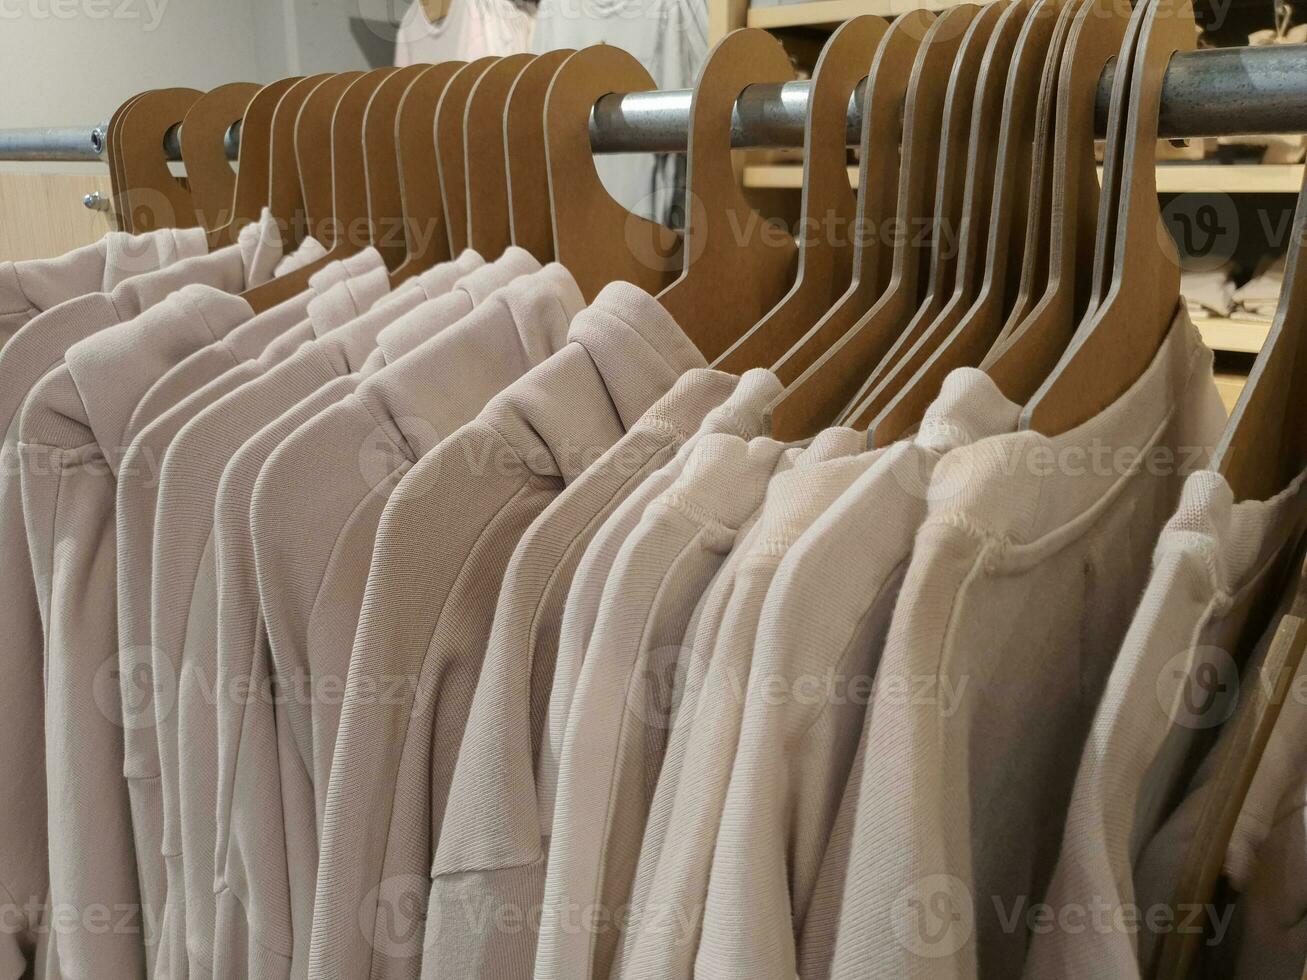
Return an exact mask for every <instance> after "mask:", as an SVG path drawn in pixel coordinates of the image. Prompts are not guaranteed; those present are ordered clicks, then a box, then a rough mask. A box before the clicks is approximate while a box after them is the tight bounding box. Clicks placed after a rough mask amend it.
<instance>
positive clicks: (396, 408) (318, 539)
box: [234, 249, 580, 840]
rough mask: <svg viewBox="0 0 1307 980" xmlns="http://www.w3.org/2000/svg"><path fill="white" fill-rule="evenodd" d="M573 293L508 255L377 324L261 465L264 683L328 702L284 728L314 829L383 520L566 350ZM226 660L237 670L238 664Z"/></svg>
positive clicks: (258, 552) (559, 273) (555, 273)
mask: <svg viewBox="0 0 1307 980" xmlns="http://www.w3.org/2000/svg"><path fill="white" fill-rule="evenodd" d="M519 277H521V281H520V282H515V280H517V279H518V278H519ZM509 283H514V284H513V285H512V286H508V284H509ZM501 287H506V288H501ZM576 295H577V294H576V287H575V284H574V283H573V281H572V278H571V276H570V275H569V274H568V273H567V272H566V271H565V270H563V269H562V268H561V267H558V266H553V267H551V268H550V269H548V270H546V271H544V272H541V271H540V265H539V263H538V262H536V261H535V259H534V258H532V257H531V256H530V254H529V253H527V252H525V251H523V250H521V249H510V250H509V253H508V254H506V255H505V256H504V257H502V258H500V259H499V260H497V261H495V262H493V263H491V264H490V265H486V266H482V267H481V268H479V269H476V270H474V271H472V272H470V273H469V274H467V275H465V276H463V277H461V278H460V279H459V280H458V282H457V283H456V284H455V286H454V288H453V289H452V290H450V292H449V293H447V294H446V295H444V296H441V297H438V298H436V299H434V300H432V301H431V302H430V303H424V304H422V305H420V306H419V307H417V308H416V309H414V310H412V311H410V312H409V313H406V314H405V315H404V316H402V317H400V318H399V319H397V320H396V321H395V322H394V323H392V324H391V326H390V327H387V328H386V330H385V331H383V332H382V335H381V336H380V337H379V338H378V352H377V353H374V356H373V360H372V363H370V364H369V365H367V366H365V371H364V372H362V375H361V377H360V379H359V384H358V387H357V390H355V391H353V392H351V393H350V394H348V395H346V396H345V397H344V398H342V399H340V401H339V402H338V403H337V404H334V405H332V406H330V408H328V409H327V410H325V411H323V412H322V413H321V414H320V415H319V416H318V417H316V418H314V419H312V420H310V421H309V422H308V423H306V425H305V427H304V429H303V431H302V432H297V433H295V434H294V436H293V437H292V438H290V439H288V440H287V443H286V445H285V446H284V447H279V448H278V450H277V451H276V452H275V453H274V454H273V455H272V456H271V457H270V458H269V460H268V464H267V471H266V474H265V475H264V476H263V477H262V478H261V479H260V481H259V484H258V486H257V488H256V490H255V494H254V497H253V500H252V504H251V522H252V523H251V526H252V528H253V540H254V548H255V558H256V565H257V569H258V578H259V583H260V589H261V605H262V608H263V610H264V615H265V617H266V623H267V627H266V628H267V632H268V636H269V640H270V643H271V650H270V655H271V657H272V662H273V676H277V677H279V678H280V679H281V682H282V683H284V684H290V685H293V686H294V688H295V689H296V690H300V691H312V690H314V689H322V690H324V691H325V692H326V696H324V697H321V698H312V699H306V700H305V701H304V703H303V704H301V705H300V706H299V711H298V712H297V715H296V720H295V721H294V722H292V724H293V725H294V738H295V740H296V741H297V742H298V743H299V746H300V754H301V756H302V758H303V760H304V765H305V766H306V767H307V768H306V772H307V773H308V774H309V778H310V781H311V795H312V798H313V799H315V800H316V803H315V806H314V812H313V824H314V826H315V827H320V825H321V818H322V810H323V806H324V805H325V801H326V793H327V781H328V777H329V775H330V772H331V758H332V751H333V747H334V744H335V737H336V727H337V723H338V719H339V715H340V692H341V691H342V690H343V688H344V685H345V676H346V672H347V670H348V666H349V652H350V650H351V649H352V648H353V644H354V630H355V627H356V626H357V622H358V612H359V609H360V607H361V606H362V603H363V589H364V586H365V585H366V583H367V574H368V561H369V559H370V557H371V554H372V544H373V541H374V539H375V537H376V526H377V522H378V521H379V520H380V518H381V510H382V508H383V507H384V506H385V502H386V500H387V499H388V498H389V496H390V492H391V490H393V488H394V486H395V484H396V483H397V482H398V481H399V478H400V476H402V475H403V473H404V472H407V470H408V468H409V467H410V466H411V465H412V463H413V462H414V461H416V460H417V459H418V458H420V457H421V455H422V454H423V453H425V452H427V451H428V450H430V449H433V448H435V446H436V444H437V443H438V442H439V441H440V439H441V438H442V437H443V435H446V434H449V433H450V432H453V431H454V430H455V429H456V428H458V426H459V425H462V424H464V423H465V422H467V421H470V420H471V419H472V418H474V417H475V416H476V413H477V412H479V411H480V410H481V409H482V408H484V407H485V404H486V402H487V401H489V400H490V398H491V397H493V396H494V395H495V394H497V393H498V392H499V391H500V390H502V389H503V388H504V387H506V386H507V385H508V384H509V383H510V382H511V381H513V380H515V379H516V378H518V377H520V376H521V375H522V374H523V373H525V372H526V371H527V370H528V369H529V368H531V367H532V366H534V365H535V364H538V363H540V362H541V361H543V360H544V359H545V358H546V357H548V356H549V355H550V354H552V353H553V352H554V351H556V350H558V349H559V348H560V347H561V346H562V345H563V343H565V341H566V336H567V324H568V323H569V322H570V319H571V316H572V315H573V314H574V313H575V311H576V310H577V309H579V306H580V304H579V302H576V301H574V298H575V296H576ZM474 307H475V313H472V312H471V311H472V310H473V308H474ZM469 314H470V315H469ZM378 354H380V355H381V357H382V358H384V360H381V361H377V360H375V359H376V357H377V355H378ZM387 361H390V362H393V363H390V364H387V363H386V362H387ZM469 365H477V366H478V370H477V371H476V372H470V371H469V370H468V366H469ZM302 486H330V487H332V488H333V491H334V492H333V493H332V494H330V495H326V496H324V497H323V499H322V500H320V501H319V505H318V506H317V507H315V508H314V509H313V511H312V512H311V513H309V512H306V511H305V510H304V508H303V506H302V505H301V502H300V495H299V494H298V493H297V492H296V490H295V488H297V487H302ZM236 663H237V664H238V666H236V667H235V668H234V669H235V670H236V671H237V672H239V671H240V670H242V669H246V668H245V666H244V665H245V660H244V658H239V657H238V658H237V660H236ZM333 691H334V692H335V693H334V694H332V692H333ZM315 840H316V834H315Z"/></svg>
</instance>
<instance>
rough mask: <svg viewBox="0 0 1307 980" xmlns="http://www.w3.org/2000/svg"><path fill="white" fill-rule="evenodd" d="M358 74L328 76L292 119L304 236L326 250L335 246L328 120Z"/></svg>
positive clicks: (358, 76) (335, 226) (329, 121)
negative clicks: (320, 244)
mask: <svg viewBox="0 0 1307 980" xmlns="http://www.w3.org/2000/svg"><path fill="white" fill-rule="evenodd" d="M362 77H363V73H362V72H361V71H346V72H341V73H340V74H337V75H328V76H327V77H326V78H324V79H323V80H322V81H321V82H319V83H318V84H317V85H316V86H314V87H313V89H312V90H311V91H310V92H309V93H308V96H307V97H306V98H305V99H304V101H303V103H302V104H301V105H300V108H299V112H298V114H297V115H296V117H295V172H296V173H297V174H298V175H299V184H300V190H301V192H302V193H303V195H304V215H305V224H306V227H307V231H308V234H310V235H312V236H313V237H314V238H316V239H317V240H318V241H319V242H321V243H322V245H323V247H324V248H326V249H327V250H328V251H330V250H331V249H333V248H335V246H336V235H337V231H338V228H337V225H336V221H335V210H334V207H335V199H334V186H333V167H332V164H331V157H332V152H333V149H334V148H333V146H332V139H331V121H332V119H333V117H334V116H335V114H336V106H337V105H338V104H339V103H340V100H341V98H342V97H343V96H344V95H345V92H346V91H347V90H348V89H349V87H350V86H351V85H352V84H354V82H355V81H357V80H358V79H359V78H362Z"/></svg>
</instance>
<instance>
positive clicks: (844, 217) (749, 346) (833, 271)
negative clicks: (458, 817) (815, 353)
mask: <svg viewBox="0 0 1307 980" xmlns="http://www.w3.org/2000/svg"><path fill="white" fill-rule="evenodd" d="M888 30H889V24H888V23H887V22H886V21H885V20H884V19H883V18H880V17H872V16H862V17H855V18H853V19H852V20H849V21H845V22H844V24H842V25H841V26H840V27H839V29H837V30H836V31H835V33H833V34H832V35H831V36H830V40H828V41H827V42H826V45H825V47H823V48H822V52H821V56H820V57H819V58H818V59H817V65H816V67H815V68H814V69H813V73H812V87H811V89H810V90H809V96H808V118H807V122H806V123H805V126H804V134H803V148H804V153H803V198H802V203H801V205H800V208H799V212H800V215H801V218H800V228H801V229H802V238H801V240H800V243H799V267H798V276H797V278H796V279H795V281H794V285H793V287H792V288H791V289H790V291H789V292H788V293H787V294H786V295H785V298H784V299H782V300H781V301H780V302H779V303H778V304H776V306H775V307H774V308H773V309H772V310H771V311H770V312H769V313H767V315H766V316H764V317H763V318H762V319H761V320H760V321H758V323H756V324H754V325H753V326H752V327H751V328H749V330H748V331H746V332H745V334H744V336H742V337H741V338H740V339H739V340H737V341H736V342H735V343H734V344H732V345H731V347H730V348H729V349H728V350H727V351H726V353H724V354H723V355H722V356H721V357H720V358H718V359H717V364H716V367H718V368H720V369H721V370H723V371H731V372H733V373H736V374H739V373H742V372H743V371H745V370H748V369H749V368H751V367H758V366H763V365H771V364H775V363H776V362H777V361H778V360H780V359H781V358H782V357H783V356H784V355H785V353H786V352H787V351H788V350H789V349H790V348H791V347H793V346H794V344H795V343H796V342H797V341H799V340H800V339H802V338H803V336H804V335H805V334H806V333H807V332H808V331H809V330H811V329H812V328H813V326H814V325H815V324H817V323H818V322H819V321H820V320H821V318H822V316H824V315H825V314H826V312H827V311H828V310H830V308H831V307H832V306H834V305H835V303H836V301H838V300H839V298H840V297H841V296H843V295H844V293H845V292H847V291H848V288H849V284H850V283H851V282H852V280H853V260H854V241H853V238H854V231H855V226H854V218H855V215H856V212H857V198H856V196H855V195H854V192H853V189H852V188H851V187H850V186H849V178H848V172H847V170H846V169H845V168H846V167H847V165H848V150H847V149H846V147H845V145H844V143H845V140H846V139H847V136H846V134H847V132H848V111H849V101H850V99H851V98H852V97H853V94H854V89H855V88H856V87H857V84H858V82H859V81H860V80H862V79H863V78H865V77H867V76H868V73H869V72H870V70H871V66H872V61H873V60H874V59H875V57H876V54H877V52H878V50H879V47H880V43H881V40H882V39H883V38H884V36H885V34H886V32H887V31H888Z"/></svg>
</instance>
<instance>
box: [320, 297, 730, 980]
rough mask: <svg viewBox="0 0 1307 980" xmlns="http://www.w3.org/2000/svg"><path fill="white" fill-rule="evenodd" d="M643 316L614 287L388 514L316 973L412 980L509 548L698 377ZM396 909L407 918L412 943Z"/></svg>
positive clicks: (668, 330)
mask: <svg viewBox="0 0 1307 980" xmlns="http://www.w3.org/2000/svg"><path fill="white" fill-rule="evenodd" d="M650 303H653V300H652V299H651V298H650V297H648V296H647V295H645V294H643V293H640V294H639V295H638V296H637V295H636V294H635V292H634V291H633V287H630V286H628V285H624V284H623V285H619V286H613V287H608V288H607V289H605V291H604V292H603V293H602V294H601V295H600V297H599V298H598V299H597V300H596V302H595V304H594V305H593V306H592V307H591V309H590V310H589V311H587V314H586V315H584V316H581V315H578V316H577V317H576V319H575V320H574V321H573V323H572V326H571V329H570V330H569V343H568V344H567V345H566V346H565V347H564V348H563V349H562V350H561V351H559V352H558V353H557V354H555V355H553V356H552V357H550V358H549V359H548V360H547V361H545V362H544V363H543V364H541V365H539V366H538V367H536V368H535V369H533V370H532V371H530V372H529V373H528V374H526V375H525V376H524V377H522V378H521V379H520V380H519V381H517V382H514V383H513V384H512V385H511V386H509V388H508V389H506V390H505V391H504V392H503V393H502V394H500V395H499V396H498V397H496V398H495V399H494V400H493V401H492V402H491V403H490V404H489V405H487V406H486V409H485V410H484V411H483V412H482V413H481V415H480V416H478V418H477V419H476V420H475V421H474V422H471V423H469V424H467V425H465V426H463V427H462V428H461V429H459V430H458V432H456V433H455V434H454V435H452V436H450V437H449V438H448V439H446V440H444V441H443V442H442V443H441V445H440V447H439V448H438V449H437V450H435V451H434V452H432V453H429V454H427V455H426V456H425V457H423V459H422V461H421V462H420V463H418V464H417V465H416V466H415V467H414V468H413V469H412V470H410V471H409V473H408V474H407V475H406V476H405V477H404V479H403V480H402V481H401V482H400V484H399V486H398V487H397V488H396V490H395V494H394V496H393V497H392V498H391V500H390V502H389V504H388V505H387V507H386V510H385V513H384V515H383V517H382V521H381V525H380V527H379V530H378V534H377V544H376V548H375V550H374V552H373V572H372V575H371V576H370V577H369V580H368V587H367V592H366V595H365V599H364V604H363V612H362V615H361V616H360V619H359V628H358V634H357V636H356V639H355V644H354V653H353V657H352V660H351V663H350V670H349V680H348V682H347V689H346V693H345V705H344V710H343V711H342V713H341V727H340V734H339V737H338V739H337V742H336V753H335V760H334V763H333V766H332V775H331V783H330V785H329V787H328V791H327V808H326V816H325V819H324V823H323V844H322V859H321V863H320V865H319V869H318V893H317V906H316V908H315V910H314V922H313V941H312V956H311V960H310V967H309V972H310V974H311V975H313V976H321V977H342V978H345V977H348V978H355V977H360V976H368V975H371V976H374V977H392V976H393V977H416V976H418V974H419V969H420V966H421V959H422V949H421V947H422V942H423V940H422V933H423V930H422V923H421V919H422V917H423V916H424V914H425V910H426V902H427V891H428V885H429V881H430V879H429V877H428V875H429V872H430V869H431V860H432V853H433V851H434V849H435V848H436V846H437V845H438V842H439V836H440V823H441V818H442V817H443V815H444V809H445V800H446V797H447V794H448V790H449V783H450V780H451V778H452V775H453V768H454V764H455V761H456V757H457V749H456V746H457V745H458V743H459V742H460V741H461V739H462V733H463V727H464V723H465V721H466V718H467V714H468V711H469V708H470V705H471V700H472V696H473V693H474V691H475V687H476V682H477V676H478V674H479V672H480V668H481V662H482V658H483V656H484V654H485V649H486V645H487V643H488V641H489V634H490V629H491V625H492V620H493V614H494V606H495V600H496V598H497V597H498V594H499V585H500V582H501V581H502V578H503V575H504V572H505V570H506V567H507V565H508V562H509V560H510V558H511V557H512V553H513V550H514V548H515V547H516V545H517V542H518V540H519V538H520V537H521V535H522V534H523V533H524V532H525V530H526V528H527V527H528V526H529V525H530V523H531V522H532V521H533V520H534V519H535V518H536V517H538V516H539V514H540V513H541V511H543V509H544V508H545V507H546V506H547V505H548V504H549V503H550V502H551V501H552V500H553V499H554V498H555V497H556V496H557V495H558V494H559V493H560V492H561V491H562V489H563V488H564V487H565V486H567V485H569V484H570V483H572V482H573V481H574V480H575V479H576V478H577V477H578V476H579V475H580V474H581V473H582V472H584V470H585V469H586V468H587V467H588V466H589V465H590V464H591V463H592V462H593V461H594V460H595V459H597V458H598V457H599V456H601V455H602V454H603V452H605V451H606V450H607V449H608V448H609V447H610V446H612V445H613V444H614V443H615V442H616V441H617V440H618V439H619V438H620V437H621V436H622V435H623V434H624V433H625V432H626V431H627V429H629V428H630V427H631V426H632V425H634V424H635V422H636V421H637V420H638V419H639V417H640V416H641V415H643V414H644V412H645V411H646V410H647V409H648V408H649V406H650V405H652V404H653V403H654V402H655V401H657V400H658V399H659V398H660V397H662V396H663V395H665V394H666V393H667V391H668V390H669V389H670V388H671V386H672V384H674V383H675V381H676V379H677V378H678V377H680V375H681V374H682V373H683V372H684V371H686V370H689V369H691V368H694V367H702V366H704V360H703V357H702V355H701V354H699V352H698V351H697V350H696V349H695V348H694V346H693V345H692V344H691V343H690V341H689V339H688V338H686V337H685V335H684V334H683V333H681V331H680V329H679V328H676V327H675V325H674V324H671V323H670V322H669V320H668V319H667V318H666V317H665V316H661V317H658V316H649V315H647V314H646V313H645V312H643V311H642V310H643V308H645V304H650ZM390 678H400V679H407V681H406V683H403V684H401V685H400V690H398V691H395V692H394V695H395V696H393V697H392V696H389V695H390V692H392V690H393V688H392V687H391V686H385V690H386V692H387V695H386V696H383V697H375V696H373V695H372V694H371V693H370V691H371V690H373V689H374V687H375V685H378V684H381V685H386V682H387V680H388V679H390ZM392 814H393V815H402V819H396V820H393V821H392V819H391V816H392ZM376 827H388V828H390V830H391V831H392V832H391V833H388V834H385V835H378V834H373V833H370V830H371V829H373V828H376ZM396 890H398V892H399V894H395V892H396ZM395 901H399V902H400V903H401V905H400V909H399V911H400V913H401V914H405V912H406V910H408V909H412V910H413V911H412V915H411V917H409V918H408V919H407V922H406V924H405V925H404V928H403V930H402V931H401V932H396V931H395V927H396V926H397V925H400V924H399V923H397V922H396V921H395V913H396V911H397V910H396V907H395V905H394V904H393V903H394V902H395Z"/></svg>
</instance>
